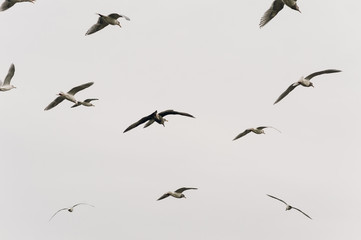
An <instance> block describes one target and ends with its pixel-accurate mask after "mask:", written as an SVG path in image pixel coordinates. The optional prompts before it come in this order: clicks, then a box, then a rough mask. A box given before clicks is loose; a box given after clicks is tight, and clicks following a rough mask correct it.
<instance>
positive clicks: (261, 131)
mask: <svg viewBox="0 0 361 240" xmlns="http://www.w3.org/2000/svg"><path fill="white" fill-rule="evenodd" d="M265 128H273V129H275V130H277V131H278V132H280V131H279V130H278V129H276V128H274V127H271V126H261V127H258V128H248V129H246V130H244V131H243V132H242V133H240V134H238V135H237V136H236V137H235V138H234V139H233V141H234V140H237V139H238V138H241V137H243V136H245V135H247V134H248V133H250V132H254V133H255V134H265V132H264V130H263V129H265Z"/></svg>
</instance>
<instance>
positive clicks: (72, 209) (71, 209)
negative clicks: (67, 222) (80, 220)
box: [49, 203, 94, 221]
mask: <svg viewBox="0 0 361 240" xmlns="http://www.w3.org/2000/svg"><path fill="white" fill-rule="evenodd" d="M79 205H88V206H91V207H94V206H93V205H90V204H88V203H77V204H75V205H74V206H72V207H71V208H62V209H60V210H58V211H56V212H55V213H54V214H53V216H51V218H50V219H49V221H50V220H51V219H53V217H55V215H56V214H58V213H59V212H61V211H63V210H66V211H68V212H73V211H74V208H75V207H76V206H79Z"/></svg>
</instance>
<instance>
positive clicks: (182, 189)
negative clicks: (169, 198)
mask: <svg viewBox="0 0 361 240" xmlns="http://www.w3.org/2000/svg"><path fill="white" fill-rule="evenodd" d="M190 189H193V190H197V189H198V188H187V187H182V188H180V189H177V190H176V191H175V192H176V193H182V192H184V191H186V190H190Z"/></svg>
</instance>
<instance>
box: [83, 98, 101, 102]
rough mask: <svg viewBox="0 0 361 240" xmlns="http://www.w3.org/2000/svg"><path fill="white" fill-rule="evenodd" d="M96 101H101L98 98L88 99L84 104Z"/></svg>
mask: <svg viewBox="0 0 361 240" xmlns="http://www.w3.org/2000/svg"><path fill="white" fill-rule="evenodd" d="M96 100H99V99H98V98H88V99H85V100H84V102H87V103H89V102H91V101H96Z"/></svg>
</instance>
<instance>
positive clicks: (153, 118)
mask: <svg viewBox="0 0 361 240" xmlns="http://www.w3.org/2000/svg"><path fill="white" fill-rule="evenodd" d="M169 114H172V115H182V116H186V117H191V118H194V117H193V116H192V115H190V114H188V113H184V112H177V111H174V110H166V111H163V112H160V113H158V111H155V112H153V113H152V114H150V115H149V116H146V117H143V118H142V119H140V120H139V121H138V122H135V123H133V124H132V125H130V126H129V127H128V128H127V129H125V130H124V132H123V133H125V132H128V131H129V130H131V129H133V128H135V127H138V126H139V125H140V124H143V123H145V122H147V123H146V124H145V125H144V128H146V127H148V126H150V125H152V124H153V123H154V122H157V123H159V124H162V125H163V126H165V125H164V122H166V121H168V120H167V119H165V118H164V116H166V115H169Z"/></svg>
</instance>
